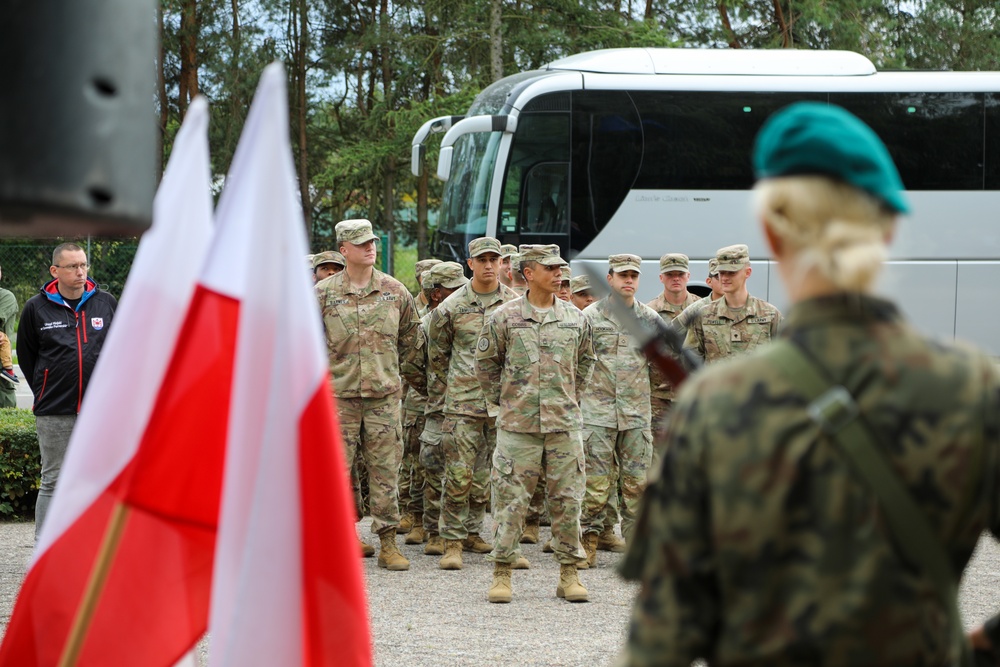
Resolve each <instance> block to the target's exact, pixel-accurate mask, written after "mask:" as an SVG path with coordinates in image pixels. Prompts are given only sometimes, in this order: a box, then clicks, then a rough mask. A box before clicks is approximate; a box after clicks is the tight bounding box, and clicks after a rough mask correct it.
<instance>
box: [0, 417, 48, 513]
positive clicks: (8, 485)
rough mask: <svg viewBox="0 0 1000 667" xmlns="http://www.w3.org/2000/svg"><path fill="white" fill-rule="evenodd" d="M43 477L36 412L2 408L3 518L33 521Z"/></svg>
mask: <svg viewBox="0 0 1000 667" xmlns="http://www.w3.org/2000/svg"><path fill="white" fill-rule="evenodd" d="M41 476H42V461H41V456H40V454H39V453H38V434H37V433H36V432H35V415H33V414H32V413H31V410H22V409H19V408H2V409H0V519H26V520H31V518H32V517H33V516H34V512H35V497H36V496H37V495H38V486H39V484H40V483H41Z"/></svg>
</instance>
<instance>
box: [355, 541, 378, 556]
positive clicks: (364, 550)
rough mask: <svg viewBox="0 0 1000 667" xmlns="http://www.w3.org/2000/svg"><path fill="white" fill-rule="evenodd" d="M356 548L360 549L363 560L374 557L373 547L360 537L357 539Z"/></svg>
mask: <svg viewBox="0 0 1000 667" xmlns="http://www.w3.org/2000/svg"><path fill="white" fill-rule="evenodd" d="M358 546H359V547H360V548H361V555H362V557H364V558H371V557H372V556H374V555H375V547H373V546H372V545H370V544H368V543H367V542H365V541H364V540H363V539H361V538H360V537H359V538H358Z"/></svg>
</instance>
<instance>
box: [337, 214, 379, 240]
mask: <svg viewBox="0 0 1000 667" xmlns="http://www.w3.org/2000/svg"><path fill="white" fill-rule="evenodd" d="M334 229H335V230H336V232H337V243H351V244H353V245H361V244H362V243H368V242H369V241H374V240H378V237H377V236H375V234H374V233H373V232H372V223H371V222H369V221H368V220H365V219H364V218H361V219H358V220H341V221H340V222H338V223H337V226H336V227H335V228H334Z"/></svg>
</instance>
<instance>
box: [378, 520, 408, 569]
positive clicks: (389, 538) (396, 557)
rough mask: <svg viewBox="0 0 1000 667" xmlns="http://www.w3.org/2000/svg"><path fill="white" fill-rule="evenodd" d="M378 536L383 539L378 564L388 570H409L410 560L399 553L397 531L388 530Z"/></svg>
mask: <svg viewBox="0 0 1000 667" xmlns="http://www.w3.org/2000/svg"><path fill="white" fill-rule="evenodd" d="M378 538H379V540H381V541H382V546H381V548H380V549H379V551H378V566H379V567H384V568H385V569H387V570H409V569H410V561H408V560H406V556H404V555H403V554H401V553H399V547H397V546H396V531H395V530H391V529H390V530H386V531H385V532H383V533H380V534H379V536H378Z"/></svg>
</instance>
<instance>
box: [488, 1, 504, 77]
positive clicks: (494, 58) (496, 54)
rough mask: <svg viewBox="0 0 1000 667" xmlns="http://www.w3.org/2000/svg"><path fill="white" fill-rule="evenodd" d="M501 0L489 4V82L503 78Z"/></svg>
mask: <svg viewBox="0 0 1000 667" xmlns="http://www.w3.org/2000/svg"><path fill="white" fill-rule="evenodd" d="M501 2H502V0H491V2H490V80H491V81H499V80H500V79H502V78H503V33H502V32H501V29H502V25H503V23H502V20H501V19H502V13H501V9H502V6H501Z"/></svg>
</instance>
